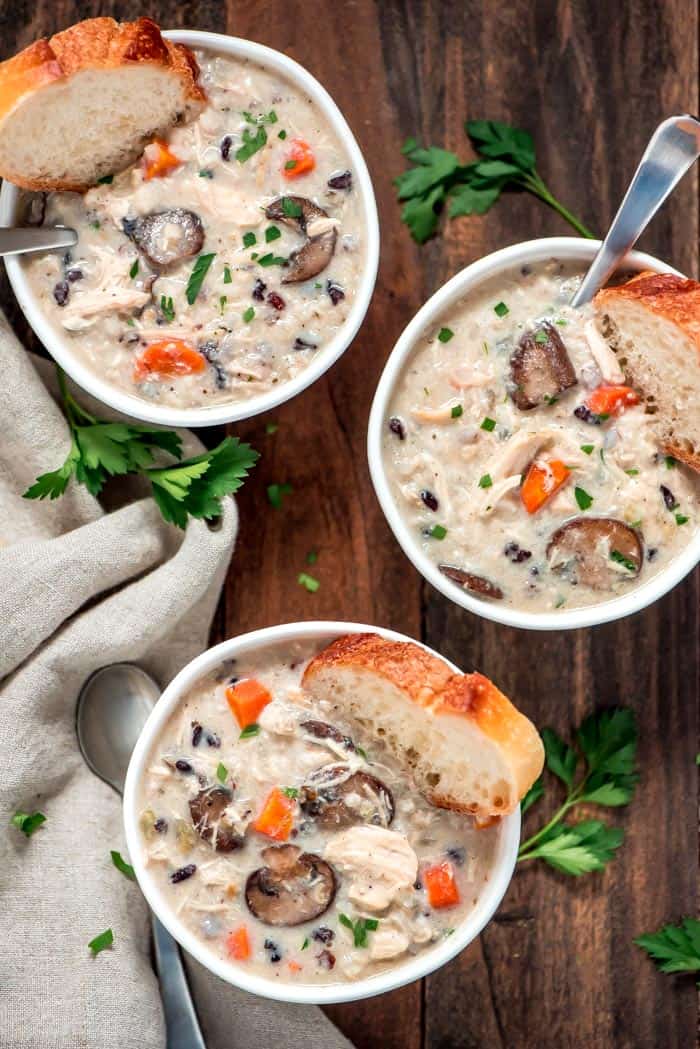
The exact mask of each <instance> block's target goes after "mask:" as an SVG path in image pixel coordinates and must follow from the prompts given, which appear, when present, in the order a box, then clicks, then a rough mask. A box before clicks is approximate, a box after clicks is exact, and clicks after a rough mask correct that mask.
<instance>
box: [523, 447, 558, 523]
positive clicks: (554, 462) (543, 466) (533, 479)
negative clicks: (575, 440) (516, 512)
mask: <svg viewBox="0 0 700 1049" xmlns="http://www.w3.org/2000/svg"><path fill="white" fill-rule="evenodd" d="M569 476H570V470H569V468H568V466H566V464H565V463H563V462H561V460H560V459H547V460H544V459H536V460H535V462H534V463H533V464H532V466H531V467H530V469H529V470H528V472H527V477H526V478H525V480H524V481H523V485H522V488H521V489H520V498H521V499H522V502H523V506H524V507H525V509H526V510H527V512H528V513H529V514H534V513H535V512H536V511H537V510H539V509H540V507H541V506H544V504H545V503H546V502H547V500H548V499H550V498H551V497H552V496H553V495H554V493H555V492H557V491H558V490H559V489H560V488H561V486H562V485H563V484H565V483H566V481H567V480H568V479H569Z"/></svg>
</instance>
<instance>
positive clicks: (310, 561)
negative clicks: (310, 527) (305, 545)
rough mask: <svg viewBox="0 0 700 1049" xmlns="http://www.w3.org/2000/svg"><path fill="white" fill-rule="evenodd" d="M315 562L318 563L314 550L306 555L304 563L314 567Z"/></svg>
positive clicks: (316, 553)
mask: <svg viewBox="0 0 700 1049" xmlns="http://www.w3.org/2000/svg"><path fill="white" fill-rule="evenodd" d="M317 561H318V552H317V551H316V550H309V552H308V554H307V555H306V563H307V565H315V564H316V562H317Z"/></svg>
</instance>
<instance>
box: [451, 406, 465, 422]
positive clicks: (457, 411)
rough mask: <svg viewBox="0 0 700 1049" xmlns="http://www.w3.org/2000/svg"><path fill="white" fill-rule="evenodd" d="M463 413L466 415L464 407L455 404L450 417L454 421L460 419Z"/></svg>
mask: <svg viewBox="0 0 700 1049" xmlns="http://www.w3.org/2000/svg"><path fill="white" fill-rule="evenodd" d="M463 413H464V408H463V407H462V405H461V404H453V405H452V411H451V412H450V415H451V416H452V418H453V419H459V417H460V415H462V414H463Z"/></svg>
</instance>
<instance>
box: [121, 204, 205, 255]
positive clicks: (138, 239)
mask: <svg viewBox="0 0 700 1049" xmlns="http://www.w3.org/2000/svg"><path fill="white" fill-rule="evenodd" d="M122 226H123V228H124V232H125V233H126V235H127V237H131V239H132V240H133V241H134V243H135V244H136V246H137V247H138V248H139V250H140V251H142V252H143V253H144V255H145V256H146V258H147V259H148V260H149V262H152V263H153V265H154V266H171V265H172V264H173V263H174V262H180V261H181V259H187V258H189V257H190V256H191V255H196V254H197V252H198V251H199V250H200V248H201V247H202V244H203V243H204V227H203V226H202V220H201V219H200V217H199V215H197V214H195V212H194V211H188V210H187V208H168V209H167V210H165V211H152V212H150V214H148V215H141V216H140V217H139V218H136V219H124V220H123V221H122Z"/></svg>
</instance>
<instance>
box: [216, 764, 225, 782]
mask: <svg viewBox="0 0 700 1049" xmlns="http://www.w3.org/2000/svg"><path fill="white" fill-rule="evenodd" d="M227 776H228V769H227V768H226V766H225V765H224V763H223V761H220V762H219V764H218V765H217V766H216V778H217V779H218V781H219V783H225V782H226V777H227Z"/></svg>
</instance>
